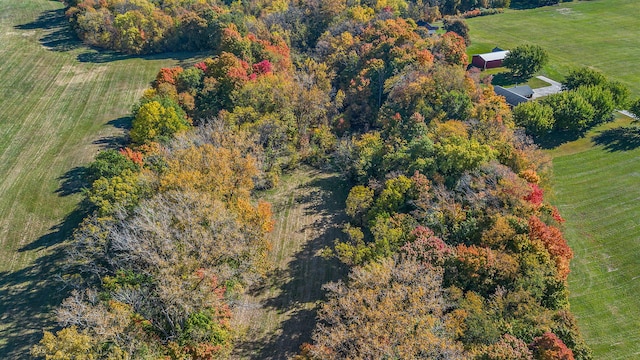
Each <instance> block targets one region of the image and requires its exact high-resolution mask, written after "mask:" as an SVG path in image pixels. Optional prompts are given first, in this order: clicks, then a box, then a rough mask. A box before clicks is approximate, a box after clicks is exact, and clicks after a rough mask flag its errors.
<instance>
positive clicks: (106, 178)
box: [33, 1, 591, 359]
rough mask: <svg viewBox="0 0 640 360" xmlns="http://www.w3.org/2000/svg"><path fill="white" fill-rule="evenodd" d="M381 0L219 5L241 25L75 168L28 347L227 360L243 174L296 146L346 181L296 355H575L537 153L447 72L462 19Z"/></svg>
mask: <svg viewBox="0 0 640 360" xmlns="http://www.w3.org/2000/svg"><path fill="white" fill-rule="evenodd" d="M102 3H103V4H106V3H108V1H106V2H105V1H103V2H102ZM131 3H136V2H134V1H128V2H124V4H131ZM162 3H163V4H165V5H166V3H167V2H166V1H165V2H162ZM185 3H188V4H193V6H196V5H197V6H200V5H203V6H204V5H206V4H205V3H204V2H185ZM154 4H155V5H156V6H159V5H158V4H157V3H156V2H154ZM382 4H383V3H382V2H376V3H372V4H357V5H356V4H349V5H347V4H346V3H341V2H335V3H332V2H324V1H322V2H318V3H314V2H301V3H300V4H288V7H286V10H283V11H275V10H274V9H276V8H278V7H277V3H275V2H273V3H272V2H264V3H260V4H254V5H255V7H254V8H251V9H246V8H242V7H240V8H234V6H236V7H237V6H239V5H238V4H236V5H232V6H230V7H228V8H225V9H226V10H223V11H222V13H225V14H233V13H234V11H236V12H237V13H240V14H243V16H245V19H247V18H253V22H251V23H249V25H248V26H246V27H243V26H241V24H237V23H236V22H234V21H230V22H227V23H224V25H221V24H223V23H222V22H220V23H218V24H219V25H220V26H221V28H220V31H219V36H220V37H219V43H217V44H216V46H217V48H218V49H219V50H218V53H217V54H216V56H214V57H212V58H210V59H207V60H205V61H203V62H200V63H197V64H195V65H194V66H192V67H188V68H181V67H174V68H165V69H161V71H160V72H159V73H158V76H157V77H156V80H155V81H154V83H153V87H152V88H150V89H148V90H147V91H146V92H145V94H144V96H143V98H142V99H141V100H140V101H139V103H138V104H137V105H136V106H135V107H134V113H133V122H132V128H131V131H130V140H131V142H130V144H129V145H128V147H125V148H123V149H120V150H118V151H116V150H107V151H104V152H101V153H100V154H99V155H98V156H97V158H96V160H95V161H94V162H93V163H92V164H91V165H90V166H89V167H88V170H87V181H88V182H89V183H90V184H91V185H90V186H89V187H88V188H87V190H86V191H85V195H86V196H85V198H86V200H85V206H86V207H87V209H88V210H90V215H89V216H88V217H87V218H86V219H85V221H84V222H83V223H82V224H81V225H80V226H79V228H78V229H77V230H76V231H75V233H74V235H73V239H71V241H70V245H69V247H68V255H69V258H68V261H67V264H68V268H67V269H66V271H67V275H66V276H65V277H64V278H65V281H66V284H67V285H68V286H73V287H74V291H73V292H72V294H71V296H70V297H69V298H68V299H66V300H65V301H64V302H63V304H62V305H61V307H60V308H59V309H58V311H57V315H58V319H59V323H60V326H61V327H62V329H61V330H60V331H58V332H57V333H55V334H53V333H49V332H46V333H45V336H44V338H43V339H42V341H41V342H40V344H39V345H37V346H36V347H34V349H33V354H34V355H38V356H45V357H48V358H51V359H55V358H66V357H65V356H67V357H73V356H75V357H76V358H96V359H128V358H135V359H138V358H143V359H144V358H149V359H157V358H171V359H185V358H187V359H220V358H225V357H228V355H229V354H230V352H231V351H232V348H233V343H234V340H236V339H237V337H238V336H239V334H238V333H237V329H235V328H234V326H233V313H234V306H233V300H234V299H235V298H236V297H237V296H238V295H239V294H241V293H242V292H243V291H245V289H247V288H248V287H250V286H251V284H253V283H254V282H255V281H256V279H258V278H260V277H262V276H264V274H265V273H266V269H268V267H269V264H268V263H267V262H266V254H267V253H268V251H269V249H270V245H269V242H268V241H267V234H268V232H269V231H270V229H271V227H272V225H273V220H272V216H271V210H270V208H269V205H268V204H266V203H262V202H258V201H256V200H255V198H254V196H253V193H254V192H255V191H259V189H265V188H273V187H277V186H278V178H279V176H280V174H281V173H282V172H286V171H288V170H289V169H292V168H295V167H296V166H298V164H300V163H303V162H304V163H308V164H311V165H315V166H322V167H332V168H333V169H335V170H337V171H340V172H341V173H342V174H344V177H345V180H346V181H350V182H351V183H352V185H353V188H352V189H351V191H350V193H349V197H348V199H347V203H346V211H347V214H348V215H349V216H350V218H351V220H350V223H349V224H346V225H345V239H344V240H343V241H339V242H337V243H336V245H335V248H334V249H331V252H332V253H333V254H334V255H335V256H337V257H338V258H339V259H341V260H342V261H343V262H345V263H346V264H348V265H349V266H351V273H350V275H349V277H348V279H345V281H343V282H340V283H336V284H329V285H327V291H328V300H327V301H326V302H325V303H324V304H323V305H322V306H321V308H320V309H319V312H318V324H317V326H316V329H315V331H314V334H313V342H312V343H311V344H305V345H304V346H303V347H302V348H301V353H300V355H299V357H300V358H318V359H338V358H354V359H356V358H357V359H365V358H440V359H456V358H460V359H471V358H473V359H590V358H591V356H590V350H589V349H588V347H587V346H586V345H585V343H584V341H583V339H582V337H581V335H580V332H579V330H578V328H577V326H576V322H575V319H574V318H573V316H572V315H571V312H570V311H569V304H568V289H567V282H566V279H567V276H568V274H569V262H570V260H571V258H572V256H573V254H572V252H571V249H570V248H569V247H568V246H567V243H566V241H565V240H564V238H563V236H562V233H561V231H560V228H561V223H562V222H563V219H562V217H561V216H560V214H559V213H558V211H557V209H555V208H554V207H552V206H550V205H549V204H548V203H547V202H546V201H545V199H544V196H543V194H544V190H543V189H545V188H546V186H548V182H547V178H548V175H549V173H548V166H549V164H548V161H547V160H546V159H545V158H544V157H543V156H542V155H541V153H539V152H538V151H537V150H536V149H535V146H533V144H532V143H531V142H530V140H529V139H528V138H526V137H525V136H524V135H523V134H522V133H520V132H518V131H516V130H515V129H514V128H515V125H514V122H513V120H512V115H511V112H510V111H509V108H508V107H507V105H506V104H505V103H504V100H503V99H502V98H501V97H498V96H496V95H495V94H494V93H493V91H492V90H491V88H483V87H481V86H480V81H479V79H478V78H477V75H473V74H472V73H467V72H466V71H465V68H466V65H467V57H466V53H465V41H464V39H463V38H462V37H460V36H459V35H457V34H455V33H453V32H449V33H446V34H444V35H442V36H432V37H430V36H428V35H427V33H426V30H425V29H424V28H422V27H420V26H418V25H417V23H416V21H415V19H414V18H405V16H404V15H403V13H402V11H404V10H402V9H404V8H403V6H404V5H403V4H404V3H403V2H393V1H386V2H384V6H382ZM207 6H208V5H207ZM243 6H246V5H243ZM296 7H297V8H298V9H302V8H305V9H308V10H309V12H306V13H295V12H289V11H293V10H292V9H296ZM278 9H279V8H278ZM408 9H410V7H407V11H408ZM281 10H282V9H281ZM287 14H288V15H287ZM303 14H307V15H305V16H303ZM287 16H288V17H287ZM320 19H323V20H322V21H320ZM283 24H285V25H286V26H283ZM216 26H218V25H216ZM296 29H297V30H296ZM288 44H293V45H294V46H295V48H296V49H298V51H294V52H292V51H291V50H290V47H289V45H288Z"/></svg>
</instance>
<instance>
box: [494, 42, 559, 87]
mask: <svg viewBox="0 0 640 360" xmlns="http://www.w3.org/2000/svg"><path fill="white" fill-rule="evenodd" d="M548 60H549V55H548V54H547V52H546V51H545V50H544V49H543V48H542V47H540V46H538V45H528V44H525V45H520V46H517V47H515V48H513V49H511V51H510V52H509V53H508V54H507V56H506V58H505V59H504V61H503V62H502V64H503V65H504V66H505V67H507V68H508V69H509V70H511V74H512V75H513V76H515V77H517V78H520V79H528V78H530V77H531V76H533V74H535V73H537V72H538V71H539V70H540V69H541V68H542V67H543V66H544V65H545V64H546V63H547V61H548Z"/></svg>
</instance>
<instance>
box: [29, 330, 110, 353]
mask: <svg viewBox="0 0 640 360" xmlns="http://www.w3.org/2000/svg"><path fill="white" fill-rule="evenodd" d="M96 345H97V342H96V340H95V339H94V338H92V337H91V336H89V335H87V334H85V333H83V332H79V331H78V329H77V328H76V327H75V326H72V327H68V328H64V329H62V330H60V331H58V332H57V333H56V334H55V335H54V334H52V333H50V332H49V331H45V332H44V336H43V337H42V339H41V340H40V342H39V343H38V345H36V346H34V347H33V348H32V349H31V355H33V356H36V357H41V356H42V357H44V358H46V359H47V360H80V359H86V360H94V359H98V358H99V354H98V352H97V346H96Z"/></svg>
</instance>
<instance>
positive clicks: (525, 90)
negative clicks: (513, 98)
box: [509, 85, 533, 98]
mask: <svg viewBox="0 0 640 360" xmlns="http://www.w3.org/2000/svg"><path fill="white" fill-rule="evenodd" d="M509 90H510V91H511V92H514V93H516V94H518V95H521V96H524V97H526V98H530V97H532V96H533V89H532V88H531V86H529V85H520V86H514V87H512V88H509Z"/></svg>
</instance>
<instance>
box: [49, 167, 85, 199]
mask: <svg viewBox="0 0 640 360" xmlns="http://www.w3.org/2000/svg"><path fill="white" fill-rule="evenodd" d="M86 173H87V167H86V166H76V167H74V168H73V169H71V170H69V171H67V172H66V173H64V174H63V175H62V176H60V177H59V178H58V180H59V181H60V186H59V187H58V189H57V190H56V194H58V195H59V196H69V195H73V194H77V193H79V192H81V191H82V189H84V188H87V187H89V184H88V183H87V181H86Z"/></svg>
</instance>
